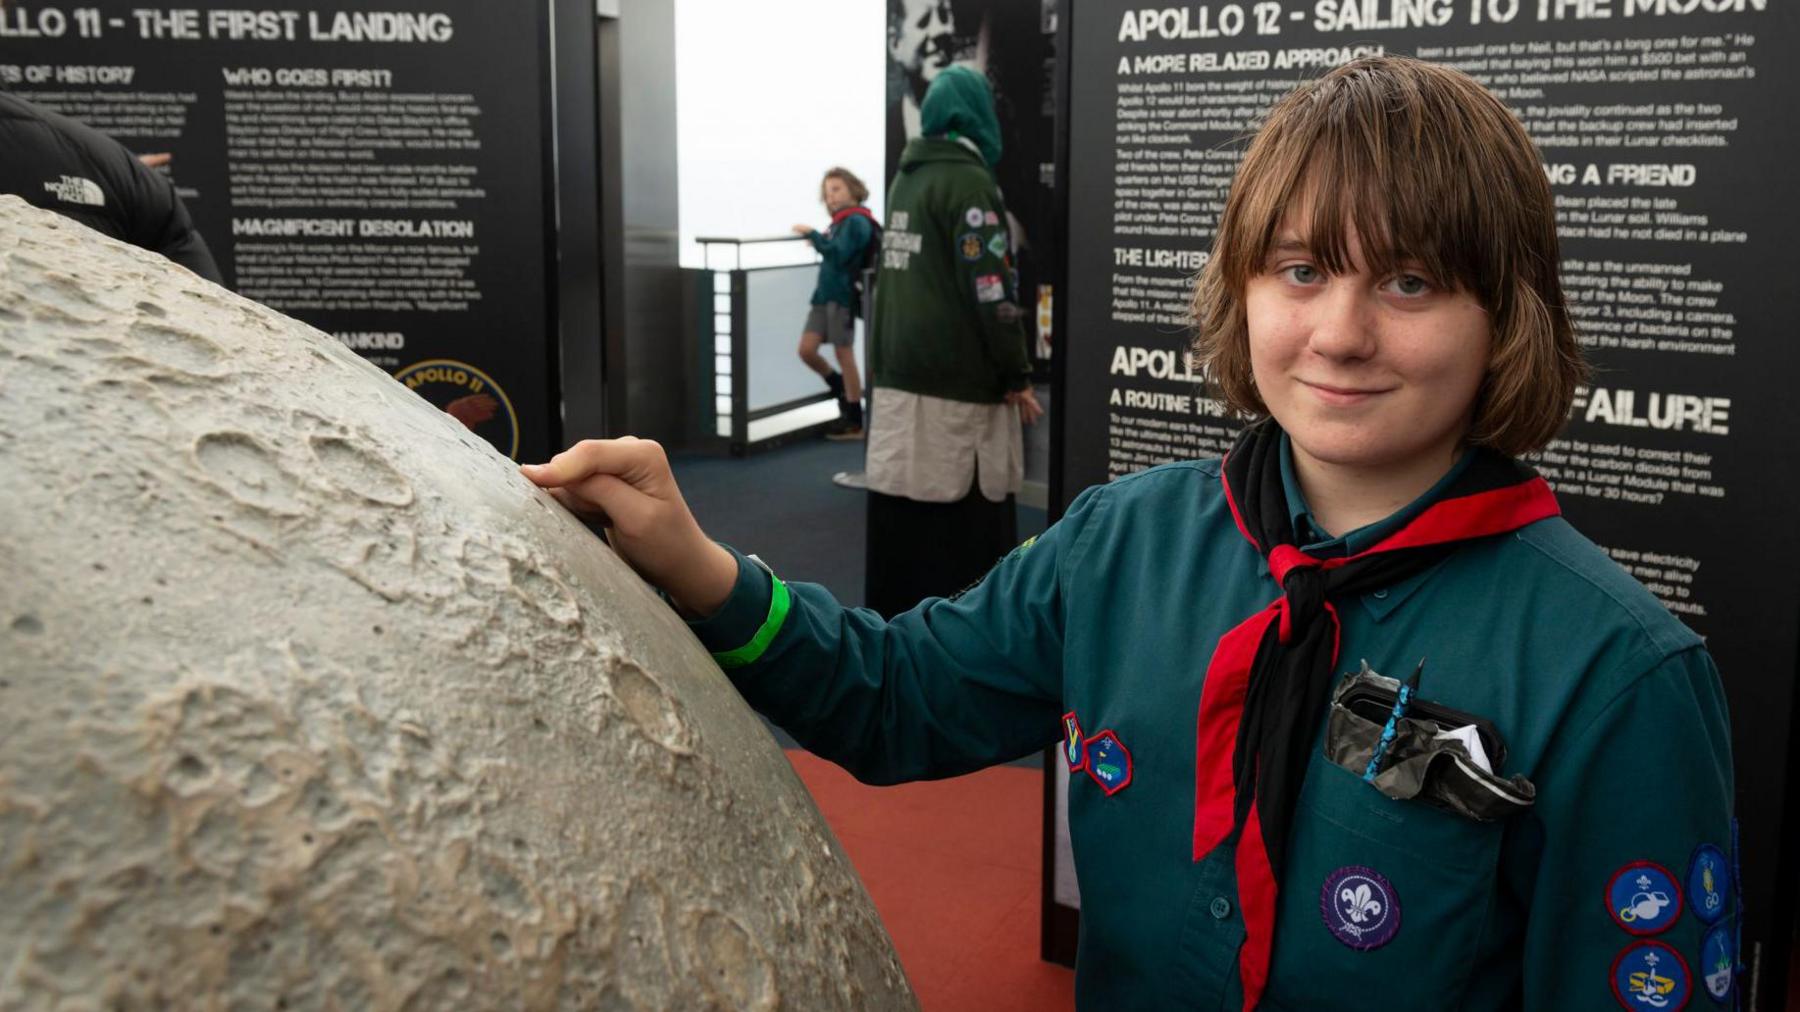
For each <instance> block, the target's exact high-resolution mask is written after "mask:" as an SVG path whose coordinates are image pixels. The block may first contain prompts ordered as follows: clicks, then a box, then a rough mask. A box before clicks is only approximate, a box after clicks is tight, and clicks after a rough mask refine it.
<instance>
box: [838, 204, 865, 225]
mask: <svg viewBox="0 0 1800 1012" xmlns="http://www.w3.org/2000/svg"><path fill="white" fill-rule="evenodd" d="M857 214H860V215H862V216H863V217H865V218H867V219H869V220H870V221H874V220H875V215H874V213H873V212H871V211H870V210H869V209H868V208H866V207H864V206H862V205H861V204H853V205H851V206H850V207H846V208H844V209H843V210H842V211H837V212H834V213H833V214H832V216H831V227H833V228H835V227H837V223H838V222H840V221H843V220H844V219H845V218H848V217H850V216H852V215H857Z"/></svg>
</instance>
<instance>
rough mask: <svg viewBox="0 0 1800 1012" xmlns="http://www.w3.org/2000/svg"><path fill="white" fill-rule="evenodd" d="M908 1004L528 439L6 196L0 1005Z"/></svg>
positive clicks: (775, 774)
mask: <svg viewBox="0 0 1800 1012" xmlns="http://www.w3.org/2000/svg"><path fill="white" fill-rule="evenodd" d="M518 338H519V340H520V342H521V343H529V342H530V341H534V340H536V339H537V337H536V335H525V334H521V335H518ZM913 1005H914V999H913V997H912V994H911V992H910V991H909V989H908V987H907V984H906V980H905V977H904V975H903V974H902V972H901V970H900V966H899V963H898V962H897V961H896V959H895V957H894V953H893V949H892V945H891V943H890V942H889V940H888V937H887V935H886V933H885V932H884V931H883V929H882V927H881V923H880V921H879V919H878V918H877V916H876V913H875V910H874V908H873V906H872V905H871V904H870V902H869V899H868V896H867V895H866V893H865V892H864V890H863V888H862V885H861V883H860V882H859V881H858V880H857V877H856V874H855V872H854V871H853V870H852V869H851V867H850V865H849V863H848V862H847V861H846V859H845V857H844V854H843V851H842V850H841V849H840V848H839V846H838V844H837V843H836V841H835V840H834V839H833V838H832V836H831V833H830V831H829V830H828V829H827V828H826V826H825V824H824V822H823V821H822V820H821V818H820V817H819V813H818V810H817V809H816V808H815V807H814V805H813V803H812V800H811V799H810V797H808V795H807V793H806V791H805V789H804V787H803V786H802V785H801V783H800V781H799V779H798V778H797V777H796V776H795V775H794V773H793V771H792V769H791V767H789V765H788V764H787V762H786V761H785V760H784V759H783V757H782V755H781V753H780V750H779V749H778V748H777V747H776V746H775V744H774V742H773V741H772V740H771V738H770V737H769V735H768V733H767V732H766V731H765V730H764V728H763V727H762V725H761V724H760V722H759V721H758V720H757V719H756V717H755V716H754V715H753V714H752V713H751V712H750V711H749V710H748V709H747V708H746V707H745V706H744V704H743V703H742V701H741V700H740V699H739V698H738V696H737V694H736V693H735V692H734V691H733V690H732V688H731V686H730V684H729V683H728V682H727V681H726V680H725V678H724V676H723V675H722V674H721V673H720V672H719V670H718V668H717V667H716V666H715V665H714V664H713V662H712V660H711V658H710V657H708V655H707V653H706V652H705V650H703V649H702V648H701V647H700V645H699V644H698V642H696V641H695V639H694V638H693V636H692V635H691V634H689V632H688V631H687V629H686V628H685V626H684V625H683V624H682V623H681V621H680V620H679V619H678V618H677V617H676V616H675V615H674V614H672V613H671V612H670V610H669V609H668V607H667V606H665V605H664V604H663V603H662V602H661V601H659V600H658V599H657V597H656V596H655V595H654V594H653V593H652V592H651V591H650V590H649V588H647V587H646V586H645V585H644V584H643V582H642V581H641V580H640V579H638V577H637V576H636V575H634V574H633V573H632V572H631V571H630V570H629V569H628V568H627V567H626V566H625V565H624V564H623V563H622V562H621V561H620V560H619V559H618V557H617V556H615V555H614V554H613V553H612V552H611V551H610V550H608V549H606V548H605V547H604V546H603V545H602V544H601V543H600V542H599V541H597V539H595V538H594V536H593V535H592V534H590V533H589V532H588V531H587V530H586V529H585V528H584V527H583V526H582V525H581V524H580V523H578V522H577V521H576V520H575V519H574V518H572V517H571V516H569V514H568V513H566V512H565V511H564V510H563V509H562V508H561V507H560V506H558V505H557V504H556V503H555V502H554V501H553V500H551V499H550V498H549V497H547V496H545V495H543V494H542V493H540V492H539V491H537V490H536V489H535V488H533V487H532V486H531V485H530V483H529V482H527V481H525V480H524V479H523V478H522V477H520V475H519V474H518V473H517V470H516V469H515V467H514V466H513V464H512V463H511V462H510V461H508V460H507V459H506V458H505V457H503V456H501V455H500V454H499V453H497V452H495V451H494V450H493V449H491V448H490V447H489V446H488V445H487V444H486V443H484V442H482V441H481V440H479V439H477V438H475V437H474V436H473V435H471V434H470V433H469V432H468V431H467V430H466V429H465V428H464V427H463V426H462V425H461V424H460V423H459V422H457V421H456V420H455V419H454V418H451V417H450V416H449V415H447V414H445V413H444V412H443V411H440V410H438V409H436V408H433V407H432V406H431V405H430V404H428V403H426V402H425V401H424V400H421V399H420V398H418V397H417V396H415V395H413V394H412V393H411V392H409V391H408V390H406V389H405V388H404V387H403V386H402V385H400V384H399V383H396V382H394V381H393V380H392V379H390V378H389V377H388V376H387V375H386V374H385V373H383V372H382V371H381V370H379V369H377V368H375V367H374V366H372V365H369V364H368V363H366V362H364V361H362V360H361V359H360V358H358V357H357V356H356V355H355V354H353V353H351V352H350V351H348V350H346V349H345V348H343V347H342V346H341V345H339V344H338V343H337V342H336V341H334V340H332V339H331V338H330V337H328V336H326V335H324V334H322V333H320V332H318V331H316V330H313V329H311V328H309V327H307V326H305V325H303V324H300V323H297V322H295V321H294V320H291V319H289V318H287V317H284V316H282V315H281V314H279V313H276V312H273V311H271V310H268V309H266V308H263V307H261V306H258V305H256V304H255V303H252V302H249V301H246V300H244V299H241V298H238V297H236V296H234V295H232V294H230V293H228V292H226V291H224V290H223V289H220V288H218V287H215V286H213V285H210V284H208V283H206V282H204V281H201V280H199V279H197V278H195V277H194V276H193V275H191V274H189V273H188V272H186V271H184V270H182V269H181V268H179V267H176V266H174V265H173V264H171V263H169V262H168V261H166V260H164V259H162V258H161V257H159V256H156V255H154V254H151V253H148V252H144V251H141V250H137V249H134V248H131V247H128V246H125V245H122V244H119V243H116V242H113V241H111V240H108V239H105V238H103V237H101V236H99V235H97V234H95V233H93V232H91V231H88V230H87V229H85V228H83V227H81V226H80V225H77V224H75V223H73V222H70V221H67V220H64V219H62V218H59V217H56V216H54V215H51V214H48V213H45V212H41V211H37V210H35V209H33V208H31V207H29V206H27V205H26V204H24V203H23V202H21V201H19V200H17V199H16V198H11V197H0V1008H4V1009H8V1010H10V1009H93V1010H101V1009H170V1008H177V1009H219V1010H227V1009H229V1010H238V1009H269V1010H274V1009H286V1010H301V1009H342V1010H364V1009H373V1010H386V1009H418V1010H437V1009H490V1008H491V1009H631V1008H637V1009H649V1008H671V1009H713V1008H719V1009H776V1008H796V1009H814V1008H910V1007H913Z"/></svg>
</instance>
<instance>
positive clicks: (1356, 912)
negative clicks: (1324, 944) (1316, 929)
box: [1319, 864, 1400, 952]
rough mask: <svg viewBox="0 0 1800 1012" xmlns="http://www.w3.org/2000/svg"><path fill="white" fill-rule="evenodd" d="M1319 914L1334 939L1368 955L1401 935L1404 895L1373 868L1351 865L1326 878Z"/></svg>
mask: <svg viewBox="0 0 1800 1012" xmlns="http://www.w3.org/2000/svg"><path fill="white" fill-rule="evenodd" d="M1319 915H1320V916H1322V917H1323V918H1325V927H1326V928H1328V929H1330V931H1331V935H1332V937H1333V938H1336V939H1337V940H1338V941H1340V942H1343V943H1344V944H1345V945H1348V946H1349V947H1351V948H1352V949H1359V950H1362V951H1364V952H1366V951H1368V950H1370V949H1379V948H1381V947H1382V946H1384V945H1386V944H1387V943H1389V942H1391V941H1393V939H1394V936H1395V935H1397V934H1399V933H1400V894H1399V893H1396V892H1395V891H1394V885H1393V883H1391V882H1389V881H1388V880H1387V878H1386V876H1384V875H1382V874H1381V873H1380V872H1378V871H1376V870H1375V869H1373V868H1365V867H1363V866H1362V865H1355V864H1353V865H1348V866H1345V867H1343V868H1339V869H1338V870H1337V871H1334V872H1332V873H1331V874H1330V875H1327V876H1325V887H1324V888H1323V889H1321V890H1319Z"/></svg>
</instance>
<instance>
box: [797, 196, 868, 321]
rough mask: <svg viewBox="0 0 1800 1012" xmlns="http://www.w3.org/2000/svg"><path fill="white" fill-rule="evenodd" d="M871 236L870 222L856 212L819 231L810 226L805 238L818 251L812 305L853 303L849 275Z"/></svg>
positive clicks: (865, 253) (860, 262) (862, 257)
mask: <svg viewBox="0 0 1800 1012" xmlns="http://www.w3.org/2000/svg"><path fill="white" fill-rule="evenodd" d="M873 238H875V225H874V223H873V222H872V221H870V220H869V219H868V218H865V217H863V216H862V215H860V214H851V215H845V216H844V219H843V220H842V221H839V222H837V223H835V224H833V225H832V226H831V227H830V228H827V229H826V230H825V231H823V232H820V231H818V230H817V229H814V230H813V231H811V232H808V233H806V241H807V242H809V243H812V247H813V249H816V250H818V251H819V280H818V282H817V283H816V284H814V285H813V293H812V304H813V305H815V306H822V305H824V304H825V303H827V302H835V303H837V304H838V305H840V306H845V307H849V308H855V307H856V291H855V287H854V280H853V279H854V278H855V276H856V273H857V272H858V271H860V270H862V268H863V262H864V261H865V260H867V259H868V255H869V241H870V240H871V239H873Z"/></svg>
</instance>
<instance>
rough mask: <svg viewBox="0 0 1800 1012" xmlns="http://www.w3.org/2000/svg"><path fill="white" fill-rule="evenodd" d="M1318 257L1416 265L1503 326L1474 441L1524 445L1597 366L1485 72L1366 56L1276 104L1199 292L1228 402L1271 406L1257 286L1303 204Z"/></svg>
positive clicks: (1516, 137) (1204, 337)
mask: <svg viewBox="0 0 1800 1012" xmlns="http://www.w3.org/2000/svg"><path fill="white" fill-rule="evenodd" d="M1290 211H1292V212H1294V213H1296V214H1304V215H1305V216H1306V220H1304V221H1302V222H1299V223H1298V227H1299V228H1300V230H1301V231H1302V232H1303V236H1302V237H1303V238H1304V240H1305V241H1306V243H1307V245H1308V247H1309V248H1310V249H1311V250H1312V251H1313V253H1314V255H1315V256H1317V257H1318V258H1319V261H1320V266H1321V267H1323V268H1324V269H1325V270H1326V271H1328V272H1333V273H1336V272H1338V271H1341V270H1344V269H1346V267H1347V265H1348V261H1349V255H1348V251H1347V244H1346V235H1347V232H1348V228H1351V227H1353V228H1354V229H1355V231H1356V234H1357V235H1358V236H1360V237H1361V247H1362V251H1363V256H1364V258H1365V261H1366V266H1367V267H1368V268H1369V269H1370V270H1371V271H1375V272H1377V273H1383V274H1385V273H1388V272H1390V271H1393V270H1395V269H1396V267H1397V266H1398V263H1399V262H1400V261H1404V260H1416V261H1417V262H1419V264H1420V265H1421V266H1423V267H1424V269H1425V270H1426V271H1427V272H1428V273H1429V274H1430V275H1431V276H1432V277H1433V278H1435V279H1437V280H1438V281H1439V282H1440V283H1444V284H1453V285H1455V286H1456V287H1457V288H1459V289H1461V290H1463V291H1467V292H1469V293H1471V294H1473V295H1474V296H1475V298H1476V299H1477V300H1479V301H1480V303H1481V305H1482V306H1483V308H1485V309H1486V310H1487V312H1488V315H1489V318H1490V319H1491V320H1492V325H1493V341H1492V345H1491V348H1490V353H1489V358H1488V364H1487V375H1486V376H1485V378H1484V379H1483V381H1482V385H1481V389H1480V391H1479V392H1478V393H1477V395H1476V404H1475V417H1474V424H1473V426H1472V427H1471V428H1470V431H1469V441H1470V442H1472V443H1475V444H1479V445H1483V446H1490V447H1493V448H1494V449H1496V450H1499V451H1500V452H1502V453H1506V454H1510V455H1514V456H1517V455H1519V454H1522V453H1529V452H1531V451H1533V450H1536V449H1539V448H1541V447H1542V446H1543V445H1544V444H1546V443H1548V442H1549V441H1550V439H1551V437H1553V436H1554V435H1555V434H1556V432H1557V430H1558V429H1560V428H1561V427H1562V424H1563V422H1564V421H1566V420H1567V418H1568V416H1569V408H1570V404H1571V402H1572V400H1573V398H1574V395H1575V388H1576V386H1577V385H1578V384H1580V383H1581V382H1582V381H1583V380H1584V379H1585V378H1586V376H1587V366H1586V364H1585V363H1584V362H1583V360H1582V357H1581V350H1580V348H1579V347H1578V346H1577V343H1576V340H1575V332H1574V327H1573V325H1572V324H1571V323H1570V320H1569V316H1568V313H1567V311H1566V309H1565V307H1564V304H1563V294H1562V282H1561V280H1560V279H1559V277H1558V275H1557V270H1558V260H1559V254H1558V252H1557V239H1556V211H1555V206H1554V203H1553V201H1552V199H1551V196H1550V185H1549V183H1548V181H1547V180H1546V179H1545V177H1544V170H1543V165H1542V162H1541V160H1540V157H1539V155H1538V152H1537V149H1536V148H1535V147H1534V146H1533V145H1532V143H1531V139H1530V138H1529V137H1527V136H1526V135H1525V131H1524V129H1523V128H1522V127H1520V125H1519V123H1518V121H1517V120H1515V119H1514V118H1513V116H1512V114H1511V113H1510V112H1508V111H1507V109H1506V107H1505V106H1504V105H1501V104H1500V101H1499V100H1498V99H1496V98H1495V97H1494V96H1493V95H1491V94H1489V93H1488V92H1487V91H1486V90H1484V89H1483V88H1482V87H1481V85H1480V84H1478V83H1476V82H1475V81H1474V80H1473V79H1472V78H1470V77H1468V76H1467V75H1465V74H1462V73H1460V72H1458V71H1455V70H1451V69H1449V68H1446V67H1440V66H1436V65H1434V64H1430V63H1425V62H1423V61H1420V60H1415V59H1411V58H1408V57H1401V56H1377V57H1369V58H1365V59H1360V60H1356V61H1354V62H1352V63H1347V64H1345V65H1344V66H1342V67H1339V68H1337V69H1336V70H1334V71H1332V72H1330V73H1328V74H1326V75H1325V76H1323V77H1321V78H1319V79H1318V80H1316V81H1312V82H1309V83H1307V84H1304V85H1301V86H1300V87H1299V88H1298V89H1296V90H1295V91H1294V92H1293V93H1292V94H1290V95H1288V96H1287V97H1286V98H1285V99H1283V100H1282V101H1281V102H1280V103H1278V104H1277V105H1276V106H1275V108H1274V109H1273V110H1272V111H1271V112H1270V113H1269V117H1268V119H1267V121H1266V122H1265V123H1264V124H1263V127H1262V129H1261V130H1260V131H1258V132H1257V134H1256V137H1255V139H1254V140H1252V141H1251V143H1250V147H1249V150H1248V151H1247V152H1245V155H1244V160H1243V164H1242V165H1240V166H1239V167H1238V172H1237V178H1236V179H1234V180H1233V181H1232V185H1231V195H1230V197H1229V198H1228V199H1227V200H1226V203H1225V212H1224V215H1223V216H1222V217H1221V218H1220V220H1219V229H1218V234H1217V235H1216V236H1215V237H1214V239H1213V249H1212V255H1211V257H1210V258H1209V259H1208V261H1207V263H1206V266H1205V268H1204V269H1203V270H1202V271H1201V273H1200V277H1199V280H1198V282H1197V283H1196V285H1195V289H1194V302H1193V320H1194V325H1195V335H1194V348H1193V350H1194V358H1195V360H1196V363H1197V364H1198V365H1199V366H1200V367H1201V368H1202V369H1203V370H1204V371H1205V374H1206V376H1207V377H1208V379H1209V380H1210V381H1211V382H1212V383H1213V384H1214V386H1215V388H1216V389H1217V391H1218V393H1219V394H1220V396H1221V397H1222V399H1223V400H1224V401H1225V403H1226V405H1227V406H1228V407H1229V408H1230V409H1231V410H1232V411H1233V412H1235V413H1237V414H1240V415H1246V416H1256V415H1262V414H1266V413H1267V411H1268V408H1267V406H1266V405H1264V404H1263V401H1262V398H1261V397H1260V396H1259V395H1258V394H1257V392H1256V385H1255V382H1254V381H1253V380H1252V378H1251V372H1250V347H1249V332H1248V328H1247V326H1246V321H1245V314H1244V291H1245V287H1246V285H1247V284H1248V283H1249V281H1250V279H1251V278H1252V277H1254V276H1255V275H1256V274H1257V273H1259V272H1260V271H1262V270H1263V265H1264V261H1265V258H1266V257H1267V255H1268V252H1269V247H1270V245H1271V243H1272V242H1273V241H1274V239H1275V233H1276V231H1277V230H1278V229H1279V228H1280V227H1281V224H1282V221H1283V218H1284V217H1285V216H1286V215H1287V214H1288V213H1289V212H1290Z"/></svg>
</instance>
